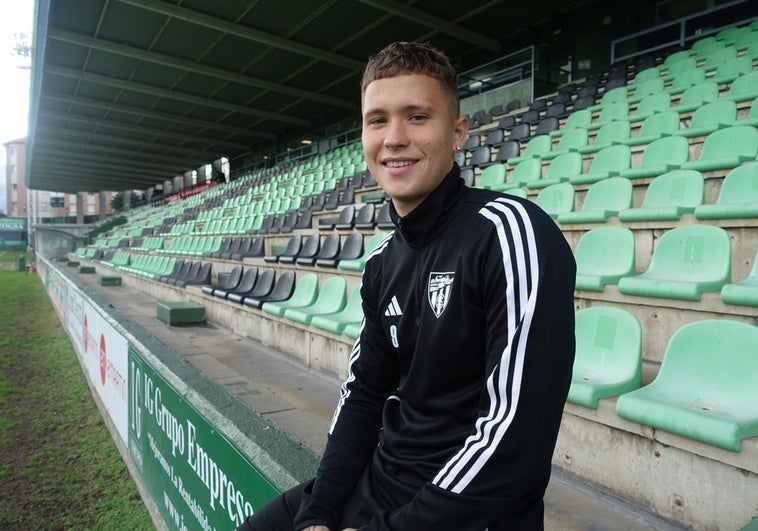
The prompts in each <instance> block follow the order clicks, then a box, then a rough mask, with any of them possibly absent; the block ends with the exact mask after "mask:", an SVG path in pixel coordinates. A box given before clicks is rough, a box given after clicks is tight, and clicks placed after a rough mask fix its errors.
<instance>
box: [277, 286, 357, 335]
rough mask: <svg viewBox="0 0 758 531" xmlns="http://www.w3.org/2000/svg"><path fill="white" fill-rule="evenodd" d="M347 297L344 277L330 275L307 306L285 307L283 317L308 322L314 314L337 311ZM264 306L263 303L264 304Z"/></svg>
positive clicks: (343, 304) (340, 308)
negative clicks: (314, 298)
mask: <svg viewBox="0 0 758 531" xmlns="http://www.w3.org/2000/svg"><path fill="white" fill-rule="evenodd" d="M346 299H347V281H346V280H345V277H341V276H332V277H329V278H328V279H326V280H325V281H324V284H323V285H322V286H321V290H320V291H319V294H318V297H317V298H316V300H315V301H313V303H312V304H309V305H308V306H299V307H296V308H287V309H285V310H284V317H286V318H287V319H289V320H291V321H295V322H298V323H302V324H306V325H307V324H310V322H311V320H312V319H313V317H315V316H316V315H324V314H331V313H337V312H339V311H342V309H343V308H344V307H345V303H346ZM264 306H265V305H264Z"/></svg>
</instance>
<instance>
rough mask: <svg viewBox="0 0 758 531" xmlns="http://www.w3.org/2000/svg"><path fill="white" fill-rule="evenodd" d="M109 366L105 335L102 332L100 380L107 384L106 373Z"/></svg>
mask: <svg viewBox="0 0 758 531" xmlns="http://www.w3.org/2000/svg"><path fill="white" fill-rule="evenodd" d="M107 366H108V356H107V355H106V354H105V336H104V335H103V334H100V381H101V382H102V383H103V385H105V373H106V368H107Z"/></svg>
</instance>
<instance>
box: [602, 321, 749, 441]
mask: <svg viewBox="0 0 758 531" xmlns="http://www.w3.org/2000/svg"><path fill="white" fill-rule="evenodd" d="M756 374H758V328H756V327H755V326H752V325H749V324H746V323H740V322H736V321H730V320H727V319H713V320H710V319H708V320H703V321H697V322H692V323H688V324H685V325H684V326H682V327H681V328H679V329H678V330H677V331H676V332H675V333H674V335H673V336H672V337H671V339H670V341H669V343H668V346H667V347H666V353H665V354H664V356H663V362H662V363H661V367H660V369H659V371H658V375H657V376H656V378H655V380H653V381H652V382H651V383H650V384H648V385H646V386H644V387H642V388H640V389H637V390H635V391H631V392H629V393H626V394H624V395H622V396H621V397H619V399H618V401H617V403H616V412H617V414H618V415H619V416H620V417H622V418H625V419H628V420H631V421H634V422H637V423H639V424H643V425H646V426H652V427H654V428H656V429H660V430H665V431H668V432H671V433H675V434H678V435H681V436H682V437H687V438H690V439H694V440H698V441H701V442H704V443H706V444H710V445H713V446H717V447H720V448H725V449H727V450H731V451H734V452H739V451H740V449H741V447H742V439H745V438H747V437H752V436H755V435H758V409H756V404H758V385H756Z"/></svg>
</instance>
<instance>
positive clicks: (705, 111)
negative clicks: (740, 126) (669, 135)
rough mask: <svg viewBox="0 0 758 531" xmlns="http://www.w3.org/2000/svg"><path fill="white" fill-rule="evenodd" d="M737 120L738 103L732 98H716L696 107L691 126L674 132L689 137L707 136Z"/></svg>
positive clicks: (690, 122)
mask: <svg viewBox="0 0 758 531" xmlns="http://www.w3.org/2000/svg"><path fill="white" fill-rule="evenodd" d="M736 120H737V104H736V103H735V102H734V101H732V100H716V101H711V102H708V103H705V104H704V105H702V106H700V107H698V108H697V109H695V112H694V113H693V114H692V118H691V119H690V121H689V126H688V127H686V128H685V129H680V130H678V131H675V132H674V133H673V134H675V135H680V136H685V137H688V138H691V137H696V136H706V135H709V134H711V133H713V132H714V131H717V130H719V129H721V128H722V127H729V126H731V125H734V122H735V121H736Z"/></svg>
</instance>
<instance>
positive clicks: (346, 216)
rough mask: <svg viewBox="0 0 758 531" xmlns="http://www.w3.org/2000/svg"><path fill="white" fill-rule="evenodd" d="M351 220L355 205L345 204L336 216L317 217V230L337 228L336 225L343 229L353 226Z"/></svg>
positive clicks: (353, 217) (353, 218) (353, 215)
mask: <svg viewBox="0 0 758 531" xmlns="http://www.w3.org/2000/svg"><path fill="white" fill-rule="evenodd" d="M353 220H355V205H347V206H345V207H344V208H343V209H342V210H340V213H339V214H338V215H337V216H336V217H326V218H319V220H318V230H333V229H337V228H338V227H337V226H338V225H339V227H340V228H342V229H343V230H345V229H348V230H349V229H351V228H353Z"/></svg>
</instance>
